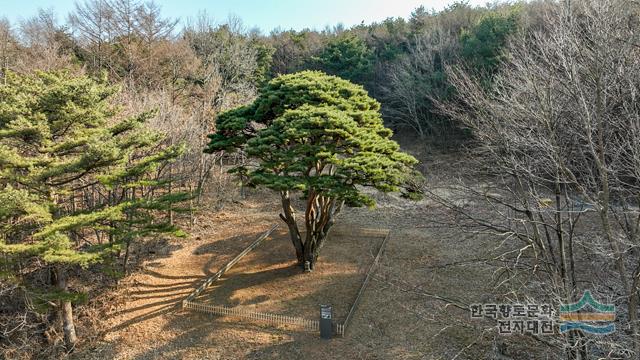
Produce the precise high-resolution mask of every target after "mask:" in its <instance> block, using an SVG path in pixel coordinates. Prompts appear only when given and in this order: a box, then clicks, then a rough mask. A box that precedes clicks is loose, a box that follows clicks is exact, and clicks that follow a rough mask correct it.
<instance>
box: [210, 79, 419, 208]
mask: <svg viewBox="0 0 640 360" xmlns="http://www.w3.org/2000/svg"><path fill="white" fill-rule="evenodd" d="M379 110H380V104H379V103H378V102H377V101H376V100H374V99H372V98H371V97H369V96H368V94H367V92H366V91H365V90H364V88H363V87H362V86H359V85H355V84H353V83H351V82H349V81H346V80H343V79H341V78H338V77H335V76H329V75H326V74H324V73H322V72H319V71H304V72H300V73H296V74H291V75H283V76H280V77H277V78H275V79H274V80H272V81H271V82H269V83H268V85H267V86H266V87H265V88H264V89H263V91H262V92H261V94H260V95H259V97H258V98H257V99H256V100H255V101H254V102H253V103H252V104H250V105H247V106H244V107H240V108H238V109H235V110H231V111H228V112H226V113H223V114H221V115H220V117H219V118H218V120H217V132H216V133H215V134H212V135H210V136H209V137H210V139H211V142H210V143H209V146H208V148H207V149H206V151H207V152H215V151H220V150H232V149H243V150H244V151H246V153H247V155H249V156H250V157H253V158H255V159H258V160H259V164H258V165H256V166H252V165H247V166H240V167H238V168H236V169H234V170H235V171H236V172H239V173H241V174H243V175H245V176H247V177H248V178H249V180H250V183H251V184H254V185H263V186H266V187H268V188H270V189H273V190H276V191H281V192H282V191H288V190H300V191H303V192H305V193H309V192H310V191H313V193H314V194H321V195H322V196H326V197H329V198H333V199H338V200H343V201H345V202H346V203H347V204H349V205H352V206H362V205H373V204H374V203H373V199H372V198H371V197H369V196H367V195H365V194H363V193H362V192H360V191H359V189H358V186H371V187H375V188H377V189H378V190H381V191H385V192H388V191H397V190H399V189H400V187H401V186H402V185H403V184H404V181H405V180H406V177H407V175H409V174H411V173H412V172H413V171H412V170H411V168H412V166H413V165H415V164H416V163H417V160H416V159H415V158H413V157H412V156H410V155H408V154H405V153H403V152H401V151H400V147H399V146H398V144H397V143H396V142H395V141H393V140H391V135H392V132H391V130H389V129H387V128H385V127H384V124H383V121H382V117H381V115H380V112H379Z"/></svg>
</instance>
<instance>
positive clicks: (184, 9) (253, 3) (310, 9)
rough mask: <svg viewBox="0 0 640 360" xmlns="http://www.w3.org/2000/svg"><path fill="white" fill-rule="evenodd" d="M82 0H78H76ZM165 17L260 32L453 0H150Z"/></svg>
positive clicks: (3, 8) (7, 2) (11, 2)
mask: <svg viewBox="0 0 640 360" xmlns="http://www.w3.org/2000/svg"><path fill="white" fill-rule="evenodd" d="M82 1H83V0H82ZM75 2H76V0H0V18H2V17H6V18H8V19H9V20H10V21H11V22H12V23H14V24H15V23H18V22H19V21H20V20H21V19H24V18H28V17H30V16H33V15H35V14H36V13H37V11H38V9H40V8H42V9H53V10H54V11H55V13H56V14H57V15H58V20H60V21H61V22H62V21H64V20H65V18H66V15H67V14H68V13H69V11H71V10H72V9H73V8H74V3H75ZM155 2H156V4H159V5H160V6H161V7H162V12H163V14H164V16H166V17H172V18H180V19H181V21H183V23H184V21H185V20H186V19H189V18H192V17H194V16H196V15H197V14H198V12H199V11H200V10H206V12H207V14H209V15H210V16H212V17H213V18H214V19H215V20H217V21H219V22H224V21H225V20H226V19H227V18H229V16H230V15H233V16H237V17H240V19H242V21H243V23H244V24H245V25H246V26H247V27H250V28H253V27H257V28H259V29H260V30H262V31H263V32H265V33H268V32H270V31H271V30H273V29H275V28H277V27H280V28H281V29H284V30H288V29H294V30H302V29H304V28H312V29H317V30H321V29H323V28H324V27H325V26H327V25H328V26H334V25H336V24H339V23H341V24H343V25H345V26H347V27H350V26H352V25H356V24H359V23H361V22H362V21H364V22H365V23H367V24H368V23H371V22H374V21H381V20H384V19H385V18H387V17H405V18H406V17H408V16H409V15H410V14H411V12H412V11H413V10H414V9H415V8H417V7H418V6H420V5H424V7H425V8H426V9H436V10H442V9H443V8H444V7H446V6H447V5H448V4H451V3H453V2H454V1H453V0H422V1H420V0H155ZM486 2H487V0H469V4H471V5H484V4H485V3H486Z"/></svg>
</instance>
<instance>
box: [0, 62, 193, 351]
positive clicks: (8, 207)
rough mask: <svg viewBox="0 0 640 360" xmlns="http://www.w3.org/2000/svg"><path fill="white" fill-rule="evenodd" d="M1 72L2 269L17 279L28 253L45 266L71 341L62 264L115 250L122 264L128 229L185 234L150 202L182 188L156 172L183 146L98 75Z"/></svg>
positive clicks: (83, 262) (170, 200)
mask: <svg viewBox="0 0 640 360" xmlns="http://www.w3.org/2000/svg"><path fill="white" fill-rule="evenodd" d="M5 80H6V82H5V84H3V85H0V252H1V253H4V254H5V259H13V261H14V262H13V265H14V266H13V267H12V263H11V262H10V261H9V262H8V263H5V264H4V267H5V268H6V267H8V268H9V270H10V271H3V273H6V274H9V275H10V277H11V278H12V279H14V280H15V281H23V280H24V279H21V274H20V266H17V264H19V263H20V262H24V261H28V260H29V259H38V260H39V261H40V262H41V263H44V264H45V266H47V267H49V268H50V269H51V270H52V273H53V274H54V275H53V276H52V278H53V279H55V281H54V283H53V284H51V287H52V288H51V289H50V291H49V293H50V294H56V293H57V294H63V295H64V296H59V297H57V299H58V300H59V301H61V302H62V306H59V307H58V308H59V309H60V310H61V311H62V312H63V319H65V327H64V328H65V339H66V340H67V344H68V345H69V346H73V344H74V343H75V330H73V317H72V314H71V304H70V300H69V297H68V296H67V295H65V294H67V285H66V279H65V278H66V274H65V273H66V270H67V269H69V268H71V267H74V266H79V267H83V268H87V267H89V266H90V265H92V264H95V263H98V262H102V261H104V260H106V259H113V258H114V257H115V256H116V254H120V253H121V252H124V253H125V257H124V266H125V269H126V261H127V257H128V248H129V245H130V244H131V242H132V241H134V240H135V239H138V238H142V237H144V236H147V235H149V234H152V233H170V234H173V235H183V233H182V232H181V231H180V230H179V229H178V228H176V227H174V226H173V225H171V224H170V223H169V222H168V221H166V220H163V217H162V216H158V211H163V210H167V209H169V208H170V207H171V206H172V204H175V203H177V202H180V201H182V200H184V199H185V198H186V196H185V195H184V194H181V193H177V194H176V193H167V192H166V191H163V189H164V187H165V186H166V180H163V179H162V178H159V177H158V176H157V174H158V169H159V167H161V166H163V165H165V164H167V163H168V162H170V161H172V160H174V159H176V158H177V157H178V156H180V154H181V153H182V148H181V147H180V146H174V147H168V146H163V145H162V141H163V137H162V136H160V135H159V134H157V133H154V132H152V131H149V130H148V129H147V128H145V127H144V124H145V121H146V120H148V119H149V118H150V117H152V116H153V115H154V113H153V112H147V113H143V114H139V115H137V116H134V117H131V118H125V119H121V117H119V116H118V108H117V107H116V106H114V105H112V102H111V101H110V98H111V97H112V96H113V95H114V94H115V93H116V92H117V89H116V88H114V87H111V86H108V85H106V83H105V82H104V81H95V80H92V79H90V78H88V77H84V76H72V75H69V74H68V73H65V72H54V73H44V72H39V73H37V74H35V75H18V74H15V73H11V72H8V73H7V74H6V78H5ZM3 270H5V269H3ZM24 286H25V289H28V288H29V286H30V285H29V284H28V283H25V284H24ZM27 292H28V290H27ZM34 293H35V292H34ZM47 300H48V301H49V300H50V297H48V298H47ZM69 322H71V326H68V325H69ZM69 329H71V330H73V331H71V330H69ZM67 330H69V331H67Z"/></svg>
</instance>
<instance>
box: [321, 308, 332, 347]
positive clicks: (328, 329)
mask: <svg viewBox="0 0 640 360" xmlns="http://www.w3.org/2000/svg"><path fill="white" fill-rule="evenodd" d="M332 319H333V309H332V308H331V306H330V305H320V337H321V338H323V339H331V337H332V336H333V327H332V326H331V324H332Z"/></svg>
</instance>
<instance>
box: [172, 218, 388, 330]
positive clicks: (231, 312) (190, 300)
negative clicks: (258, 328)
mask: <svg viewBox="0 0 640 360" xmlns="http://www.w3.org/2000/svg"><path fill="white" fill-rule="evenodd" d="M277 227H278V225H273V226H272V227H271V228H270V229H269V230H267V231H266V232H265V233H264V234H262V235H260V237H258V239H256V240H255V241H254V242H253V243H251V245H249V246H248V247H247V248H245V249H244V250H243V251H242V252H241V253H240V254H238V255H237V256H236V257H235V258H233V260H231V261H229V262H228V263H227V264H226V265H225V266H223V267H222V268H221V269H220V270H218V272H216V273H215V274H214V275H213V276H211V277H209V278H207V279H206V280H205V281H204V282H203V283H202V284H201V285H200V286H199V287H198V288H197V289H196V290H194V291H193V292H192V293H191V294H189V295H188V296H187V297H186V298H185V299H184V300H183V301H182V308H183V309H189V310H194V311H198V312H202V313H207V314H211V315H220V316H230V317H236V318H241V319H249V320H253V321H261V322H265V323H268V324H271V325H289V326H295V327H297V328H301V329H304V330H308V331H314V332H319V331H320V321H319V320H310V319H305V318H301V317H295V316H285V315H278V314H270V313H261V312H255V311H249V310H244V309H239V308H231V307H226V306H218V305H209V304H203V303H200V302H197V301H195V299H196V297H198V296H199V295H200V294H201V293H202V292H203V291H205V290H206V289H207V288H208V287H209V286H211V284H212V283H213V282H215V281H217V280H219V279H220V278H221V277H222V275H224V273H225V272H227V271H228V270H229V269H231V267H232V266H234V265H235V264H237V263H238V261H240V259H242V257H244V256H245V255H247V254H248V253H249V252H251V251H252V250H253V249H255V248H256V247H258V245H260V243H262V241H263V240H264V239H266V238H267V237H268V236H269V235H271V233H273V231H275V229H276V228H277ZM365 230H371V229H365ZM389 233H390V232H389V230H375V231H374V234H376V235H384V239H383V240H382V243H381V244H380V248H379V249H378V253H377V254H376V257H375V258H374V260H373V263H372V264H371V266H370V267H369V270H368V271H367V274H366V276H365V279H364V281H363V282H362V285H361V286H360V289H359V290H358V295H356V299H355V301H354V302H353V304H352V305H351V308H350V309H349V313H348V315H347V318H346V319H345V321H344V323H342V324H340V323H334V324H333V331H334V332H335V333H336V334H337V335H340V336H344V335H345V333H346V329H347V326H348V325H349V323H350V321H351V319H352V318H353V314H354V313H355V311H356V309H357V307H358V305H359V303H360V299H361V297H362V294H363V293H364V291H365V288H366V287H367V284H368V283H369V280H370V278H371V275H372V274H373V271H374V269H375V267H376V265H377V264H378V262H379V260H380V257H381V255H382V253H383V252H384V248H385V245H386V243H387V240H388V238H389Z"/></svg>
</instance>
